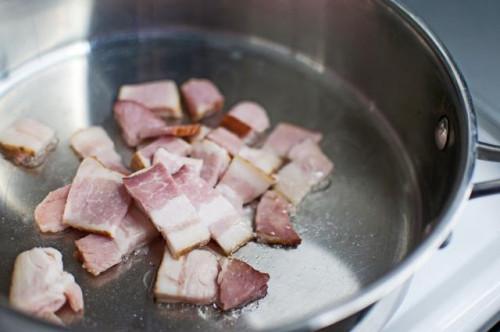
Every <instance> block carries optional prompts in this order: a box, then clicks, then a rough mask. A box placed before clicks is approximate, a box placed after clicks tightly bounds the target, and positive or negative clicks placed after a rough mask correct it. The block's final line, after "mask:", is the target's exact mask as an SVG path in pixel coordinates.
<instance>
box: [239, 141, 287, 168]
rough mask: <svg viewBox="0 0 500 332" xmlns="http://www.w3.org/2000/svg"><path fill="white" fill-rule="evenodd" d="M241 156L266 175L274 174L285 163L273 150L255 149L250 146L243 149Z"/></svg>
mask: <svg viewBox="0 0 500 332" xmlns="http://www.w3.org/2000/svg"><path fill="white" fill-rule="evenodd" d="M239 156H240V157H241V158H243V159H245V160H247V161H249V162H250V163H252V164H253V165H254V166H256V167H258V168H260V169H261V170H262V171H263V172H264V173H266V174H272V173H274V172H275V171H276V170H277V169H278V168H280V166H281V164H282V163H283V159H282V158H280V157H279V156H278V155H277V154H276V153H274V152H273V151H271V150H265V149H255V148H250V147H248V146H245V147H243V149H241V151H240V153H239Z"/></svg>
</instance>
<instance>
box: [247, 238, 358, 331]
mask: <svg viewBox="0 0 500 332" xmlns="http://www.w3.org/2000/svg"><path fill="white" fill-rule="evenodd" d="M238 256H240V257H242V258H243V259H245V260H246V261H248V262H250V264H252V265H253V266H255V267H256V268H257V269H259V268H260V269H262V270H264V271H267V272H268V273H269V274H270V275H271V279H270V281H269V293H268V295H267V296H266V297H265V298H264V299H263V300H261V301H260V302H259V303H258V306H256V307H255V309H254V310H251V311H249V312H248V313H245V310H244V311H243V319H244V320H245V321H246V322H247V323H248V324H249V325H250V326H252V328H255V329H264V328H270V327H272V326H275V325H279V324H283V323H286V322H288V321H290V320H292V319H297V318H299V317H304V316H306V315H308V314H310V313H312V312H314V311H315V310H318V309H320V308H322V307H324V306H325V304H329V303H331V302H332V298H334V299H336V300H341V299H343V298H346V297H347V296H349V295H352V294H354V293H355V292H356V291H357V290H359V289H360V288H361V283H360V282H359V281H358V279H357V277H356V274H355V273H354V272H353V271H352V270H351V267H350V266H348V265H347V264H345V262H344V261H342V259H340V258H339V257H337V256H336V255H335V253H334V252H332V251H330V250H327V249H326V248H323V247H320V246H318V245H316V244H315V243H312V242H310V241H304V242H303V243H302V244H301V245H300V246H299V247H298V248H297V249H290V250H284V249H281V248H276V249H269V248H267V247H264V246H261V245H258V244H255V243H251V244H250V245H248V246H246V247H245V248H243V249H242V250H241V252H239V253H238ZM271 308H272V309H271ZM277 312H279V313H280V315H276V313H277Z"/></svg>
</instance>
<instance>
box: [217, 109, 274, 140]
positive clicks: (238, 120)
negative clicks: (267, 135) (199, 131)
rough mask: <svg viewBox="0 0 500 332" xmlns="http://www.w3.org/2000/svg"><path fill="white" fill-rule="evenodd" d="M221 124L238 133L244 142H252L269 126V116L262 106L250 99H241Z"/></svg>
mask: <svg viewBox="0 0 500 332" xmlns="http://www.w3.org/2000/svg"><path fill="white" fill-rule="evenodd" d="M221 125H222V126H223V127H226V128H227V129H229V130H231V131H232V132H233V133H235V134H236V135H238V136H239V137H240V138H241V139H243V140H244V142H245V143H252V142H253V141H254V140H255V139H256V138H257V137H258V135H259V134H262V133H263V132H264V131H266V130H267V129H268V128H269V126H270V122H269V117H268V116H267V113H266V111H265V110H264V108H263V107H262V106H260V105H259V104H257V103H254V102H251V101H243V102H240V103H238V104H236V105H235V106H233V108H232V109H231V110H230V111H229V113H228V114H226V115H225V116H224V118H223V119H222V123H221Z"/></svg>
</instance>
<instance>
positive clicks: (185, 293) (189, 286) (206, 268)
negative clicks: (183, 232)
mask: <svg viewBox="0 0 500 332" xmlns="http://www.w3.org/2000/svg"><path fill="white" fill-rule="evenodd" d="M218 274H219V263H218V261H217V257H216V256H215V255H214V254H212V253H211V252H210V251H208V250H200V249H196V250H193V251H191V252H190V253H188V254H186V255H185V256H182V257H180V258H178V259H175V258H174V257H172V256H171V255H170V252H169V251H168V250H165V254H164V256H163V260H162V262H161V265H160V269H159V270H158V274H157V276H156V284H155V288H154V294H155V298H156V299H157V300H158V301H160V302H167V303H177V302H183V303H192V304H210V303H214V302H215V301H216V300H217V275H218Z"/></svg>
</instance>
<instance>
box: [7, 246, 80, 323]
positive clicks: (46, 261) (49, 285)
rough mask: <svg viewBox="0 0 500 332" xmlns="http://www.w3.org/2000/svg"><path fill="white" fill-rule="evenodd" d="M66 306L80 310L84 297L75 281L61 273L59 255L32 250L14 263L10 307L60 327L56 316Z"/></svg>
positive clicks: (41, 249) (67, 274)
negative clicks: (57, 324)
mask: <svg viewBox="0 0 500 332" xmlns="http://www.w3.org/2000/svg"><path fill="white" fill-rule="evenodd" d="M65 303H68V304H69V306H70V308H71V309H72V310H73V311H74V312H79V311H82V310H83V295H82V290H81V288H80V286H78V284H77V283H76V282H75V278H74V277H73V276H72V275H71V274H69V273H68V272H65V271H64V270H63V263H62V255H61V253H60V252H59V251H57V250H56V249H54V248H33V249H31V250H27V251H24V252H22V253H20V254H19V255H18V256H17V258H16V262H15V263H14V272H13V275H12V283H11V287H10V304H11V305H12V306H13V307H14V308H17V309H19V310H21V311H23V312H25V313H27V314H30V315H34V316H36V317H39V318H43V319H48V320H51V321H52V322H54V323H59V324H62V321H61V320H60V318H59V317H57V315H56V314H55V313H56V311H58V310H59V309H60V308H62V307H63V305H64V304H65Z"/></svg>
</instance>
